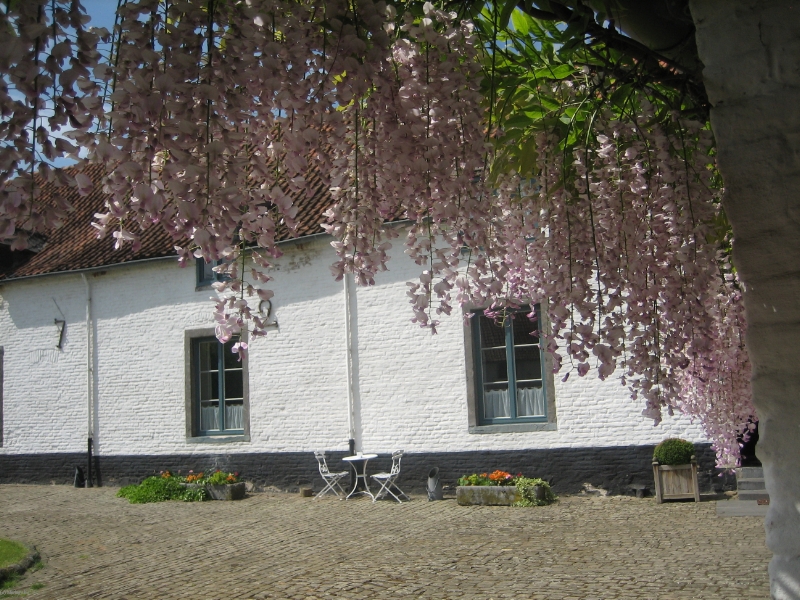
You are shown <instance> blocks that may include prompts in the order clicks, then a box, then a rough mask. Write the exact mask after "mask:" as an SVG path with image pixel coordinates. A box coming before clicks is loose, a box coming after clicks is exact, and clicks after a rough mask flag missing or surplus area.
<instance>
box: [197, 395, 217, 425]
mask: <svg viewBox="0 0 800 600" xmlns="http://www.w3.org/2000/svg"><path fill="white" fill-rule="evenodd" d="M200 429H201V430H202V431H214V430H218V429H219V402H203V403H201V404H200Z"/></svg>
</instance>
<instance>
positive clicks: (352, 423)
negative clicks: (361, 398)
mask: <svg viewBox="0 0 800 600" xmlns="http://www.w3.org/2000/svg"><path fill="white" fill-rule="evenodd" d="M350 279H352V275H349V274H348V273H345V274H344V277H343V278H342V281H343V282H344V334H345V336H346V339H345V342H346V344H347V437H348V440H347V443H348V446H349V449H350V454H355V451H356V440H355V438H356V413H355V389H354V388H355V385H354V382H353V331H352V323H351V319H350Z"/></svg>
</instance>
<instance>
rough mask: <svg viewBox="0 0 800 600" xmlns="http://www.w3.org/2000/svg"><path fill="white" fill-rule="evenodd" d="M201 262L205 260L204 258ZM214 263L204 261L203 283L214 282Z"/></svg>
mask: <svg viewBox="0 0 800 600" xmlns="http://www.w3.org/2000/svg"><path fill="white" fill-rule="evenodd" d="M200 260H203V259H202V258H201V259H200ZM214 266H215V264H214V262H213V261H212V262H206V261H204V260H203V281H214V276H215V275H216V273H214Z"/></svg>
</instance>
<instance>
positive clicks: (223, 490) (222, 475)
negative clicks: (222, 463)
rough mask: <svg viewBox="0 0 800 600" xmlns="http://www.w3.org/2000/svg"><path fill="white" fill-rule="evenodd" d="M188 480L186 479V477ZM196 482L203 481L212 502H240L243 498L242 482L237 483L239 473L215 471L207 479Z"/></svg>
mask: <svg viewBox="0 0 800 600" xmlns="http://www.w3.org/2000/svg"><path fill="white" fill-rule="evenodd" d="M187 480H188V477H187ZM198 481H203V482H204V483H205V485H206V491H207V492H208V495H209V496H211V499H212V500H241V499H242V498H244V492H245V485H244V481H239V473H226V472H225V471H220V470H216V471H214V472H213V473H212V474H211V475H209V476H208V477H205V478H204V479H203V478H202V474H201V479H199V480H198Z"/></svg>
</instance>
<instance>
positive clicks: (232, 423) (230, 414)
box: [225, 404, 244, 429]
mask: <svg viewBox="0 0 800 600" xmlns="http://www.w3.org/2000/svg"><path fill="white" fill-rule="evenodd" d="M243 417H244V405H242V404H226V405H225V428H226V429H244V425H243V423H244V418H243Z"/></svg>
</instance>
